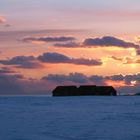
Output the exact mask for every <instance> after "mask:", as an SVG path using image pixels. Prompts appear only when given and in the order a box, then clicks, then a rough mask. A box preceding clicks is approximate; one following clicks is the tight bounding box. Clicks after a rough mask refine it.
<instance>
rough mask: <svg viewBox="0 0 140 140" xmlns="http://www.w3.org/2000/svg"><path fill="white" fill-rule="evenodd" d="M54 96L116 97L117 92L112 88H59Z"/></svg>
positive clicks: (54, 92)
mask: <svg viewBox="0 0 140 140" xmlns="http://www.w3.org/2000/svg"><path fill="white" fill-rule="evenodd" d="M52 93H53V96H87V95H94V96H116V95H117V91H116V90H115V89H114V88H113V87H112V86H96V85H83V86H80V87H76V86H57V87H56V88H55V89H54V90H53V91H52Z"/></svg>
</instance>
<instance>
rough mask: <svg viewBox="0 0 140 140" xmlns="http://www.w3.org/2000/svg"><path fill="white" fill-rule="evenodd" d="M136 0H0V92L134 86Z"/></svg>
mask: <svg viewBox="0 0 140 140" xmlns="http://www.w3.org/2000/svg"><path fill="white" fill-rule="evenodd" d="M139 25H140V1H139V0H117V1H116V0H70V1H68V0H1V1H0V94H1V95H2V94H3V95H7V94H11V95H13V94H18V95H23V94H26V95H30V94H48V93H51V90H52V89H53V88H54V87H55V86H57V85H83V84H84V85H86V84H96V85H112V86H114V87H115V88H116V89H117V91H118V93H136V92H139V91H140V34H139V33H140V28H139Z"/></svg>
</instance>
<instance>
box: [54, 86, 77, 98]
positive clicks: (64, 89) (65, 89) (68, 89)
mask: <svg viewBox="0 0 140 140" xmlns="http://www.w3.org/2000/svg"><path fill="white" fill-rule="evenodd" d="M75 95H77V87H76V86H58V87H56V88H55V89H54V90H53V96H75Z"/></svg>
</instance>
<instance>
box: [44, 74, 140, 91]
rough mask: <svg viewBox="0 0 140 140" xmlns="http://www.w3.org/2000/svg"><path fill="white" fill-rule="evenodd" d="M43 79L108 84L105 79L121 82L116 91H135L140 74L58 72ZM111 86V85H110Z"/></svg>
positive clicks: (59, 82)
mask: <svg viewBox="0 0 140 140" xmlns="http://www.w3.org/2000/svg"><path fill="white" fill-rule="evenodd" d="M42 79H43V80H45V81H52V82H54V83H57V85H59V84H61V85H66V84H67V82H72V83H73V84H76V85H81V84H92V85H93V84H95V85H108V84H107V83H106V81H112V82H113V83H114V82H115V83H116V84H117V83H119V82H122V83H123V84H122V85H118V86H116V87H115V88H116V89H117V91H118V92H121V93H123V92H124V91H125V93H136V92H139V91H140V88H139V87H140V74H132V75H122V74H118V75H112V76H99V75H92V76H86V75H84V74H81V73H71V74H69V75H58V74H49V75H48V76H45V77H43V78H42ZM132 81H136V83H135V85H133V84H132ZM110 83H111V82H110ZM112 86H113V85H112Z"/></svg>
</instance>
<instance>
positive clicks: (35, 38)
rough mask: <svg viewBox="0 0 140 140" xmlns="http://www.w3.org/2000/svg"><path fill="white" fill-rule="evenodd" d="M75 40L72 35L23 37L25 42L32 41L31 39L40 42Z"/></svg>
mask: <svg viewBox="0 0 140 140" xmlns="http://www.w3.org/2000/svg"><path fill="white" fill-rule="evenodd" d="M73 40H75V38H74V37H67V36H62V37H47V36H44V37H25V38H24V39H23V41H25V42H32V41H41V42H65V41H73Z"/></svg>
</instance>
